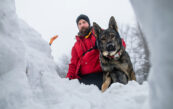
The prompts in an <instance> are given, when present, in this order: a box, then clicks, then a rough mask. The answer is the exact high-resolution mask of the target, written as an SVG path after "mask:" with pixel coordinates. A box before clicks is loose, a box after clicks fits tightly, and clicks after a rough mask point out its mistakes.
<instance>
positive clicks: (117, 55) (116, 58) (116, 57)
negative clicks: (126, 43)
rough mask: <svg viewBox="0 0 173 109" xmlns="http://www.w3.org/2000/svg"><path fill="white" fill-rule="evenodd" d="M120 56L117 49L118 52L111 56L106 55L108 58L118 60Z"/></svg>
mask: <svg viewBox="0 0 173 109" xmlns="http://www.w3.org/2000/svg"><path fill="white" fill-rule="evenodd" d="M120 56H121V52H120V51H119V52H118V53H116V54H115V55H113V56H108V58H111V59H115V60H118V59H119V58H120Z"/></svg>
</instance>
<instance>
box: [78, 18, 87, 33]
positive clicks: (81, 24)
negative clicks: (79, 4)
mask: <svg viewBox="0 0 173 109" xmlns="http://www.w3.org/2000/svg"><path fill="white" fill-rule="evenodd" d="M88 28H89V24H88V22H87V21H85V20H83V19H81V20H79V22H78V29H79V31H80V32H82V33H85V32H87V30H88Z"/></svg>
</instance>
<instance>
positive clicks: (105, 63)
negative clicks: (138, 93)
mask: <svg viewBox="0 0 173 109" xmlns="http://www.w3.org/2000/svg"><path fill="white" fill-rule="evenodd" d="M93 28H94V30H95V36H96V45H97V47H98V49H99V51H100V62H101V67H102V70H103V84H102V87H101V90H102V92H104V91H105V90H106V89H107V88H108V87H109V86H110V85H111V84H112V83H115V82H119V83H122V84H127V83H128V81H129V80H136V77H135V73H134V70H133V66H132V63H131V60H130V57H129V54H128V53H127V52H126V51H125V48H124V47H123V45H122V39H121V37H120V35H119V33H118V27H117V23H116V21H115V19H114V17H113V16H112V17H111V18H110V21H109V27H108V29H105V30H103V29H101V27H100V26H99V25H98V24H97V23H95V22H94V23H93Z"/></svg>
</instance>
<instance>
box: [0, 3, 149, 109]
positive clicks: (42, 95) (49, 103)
mask: <svg viewBox="0 0 173 109" xmlns="http://www.w3.org/2000/svg"><path fill="white" fill-rule="evenodd" d="M147 99H148V84H147V83H144V84H143V85H139V84H138V83H137V82H134V81H132V82H129V84H128V85H122V84H118V83H116V84H113V85H112V86H111V87H110V88H109V89H108V90H107V91H106V92H105V93H101V92H100V91H99V90H98V88H97V87H95V86H94V85H90V86H85V85H83V84H79V82H78V81H77V80H71V81H69V80H67V79H61V78H60V77H59V76H58V75H57V72H56V66H55V63H54V61H53V58H52V56H51V49H50V47H49V45H48V44H47V43H46V42H45V41H44V40H43V39H42V38H41V36H40V34H39V33H37V32H36V31H35V30H33V29H32V28H31V27H29V26H28V25H27V24H26V23H25V22H24V21H22V20H20V19H19V18H18V17H17V15H16V13H15V3H14V0H0V109H48V108H49V109H57V108H58V109H81V108H83V109H115V108H119V109H127V108H128V109H141V108H143V106H145V107H144V108H145V109H146V108H148V107H147V106H148V104H147V101H148V100H147Z"/></svg>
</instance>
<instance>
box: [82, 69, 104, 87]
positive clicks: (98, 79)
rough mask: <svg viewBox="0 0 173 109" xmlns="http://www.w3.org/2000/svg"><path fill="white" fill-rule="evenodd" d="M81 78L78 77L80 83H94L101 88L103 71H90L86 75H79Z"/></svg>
mask: <svg viewBox="0 0 173 109" xmlns="http://www.w3.org/2000/svg"><path fill="white" fill-rule="evenodd" d="M80 77H81V79H79V82H80V83H83V84H85V85H90V84H94V85H96V86H97V87H98V88H99V89H101V86H102V83H103V73H102V72H99V73H91V74H87V75H81V76H80Z"/></svg>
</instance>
